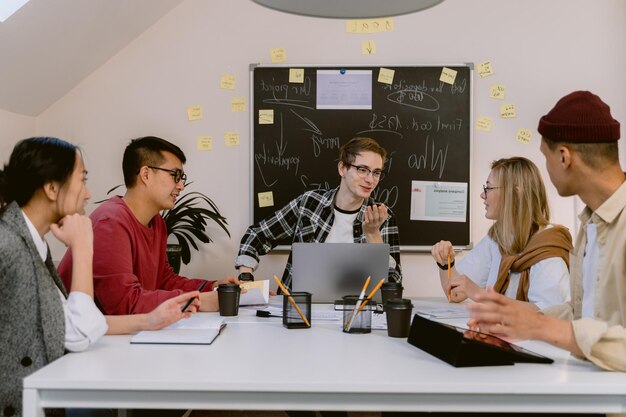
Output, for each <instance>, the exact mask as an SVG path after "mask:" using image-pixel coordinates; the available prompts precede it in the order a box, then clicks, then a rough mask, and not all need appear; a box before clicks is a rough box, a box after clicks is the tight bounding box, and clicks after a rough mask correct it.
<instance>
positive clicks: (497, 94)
mask: <svg viewBox="0 0 626 417" xmlns="http://www.w3.org/2000/svg"><path fill="white" fill-rule="evenodd" d="M504 92H505V88H504V86H503V85H502V84H493V85H492V86H491V89H490V91H489V97H491V98H497V99H498V100H504Z"/></svg>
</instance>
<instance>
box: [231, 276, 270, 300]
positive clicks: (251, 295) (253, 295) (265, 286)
mask: <svg viewBox="0 0 626 417" xmlns="http://www.w3.org/2000/svg"><path fill="white" fill-rule="evenodd" d="M240 287H241V288H242V289H246V290H247V292H245V293H242V294H241V297H240V298H239V305H240V306H250V305H257V304H267V303H268V302H269V300H270V281H269V280H268V279H265V280H261V281H245V282H242V283H241V285H240Z"/></svg>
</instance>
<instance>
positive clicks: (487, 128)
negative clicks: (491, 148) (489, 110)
mask: <svg viewBox="0 0 626 417" xmlns="http://www.w3.org/2000/svg"><path fill="white" fill-rule="evenodd" d="M492 125H493V120H491V117H487V116H481V117H479V118H478V119H477V120H476V128H477V129H478V130H482V131H483V132H491V126H492Z"/></svg>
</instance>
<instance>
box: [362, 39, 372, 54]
mask: <svg viewBox="0 0 626 417" xmlns="http://www.w3.org/2000/svg"><path fill="white" fill-rule="evenodd" d="M361 53H362V54H363V55H374V54H375V53H376V41H373V40H369V41H361Z"/></svg>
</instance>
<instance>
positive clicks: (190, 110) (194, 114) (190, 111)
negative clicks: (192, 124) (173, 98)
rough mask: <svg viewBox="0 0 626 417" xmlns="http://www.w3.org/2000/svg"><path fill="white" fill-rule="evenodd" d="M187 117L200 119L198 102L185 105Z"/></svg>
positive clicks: (200, 111)
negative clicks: (193, 104) (192, 104)
mask: <svg viewBox="0 0 626 417" xmlns="http://www.w3.org/2000/svg"><path fill="white" fill-rule="evenodd" d="M187 118H188V119H189V121H193V120H200V119H202V107H200V105H199V104H196V105H195V106H189V107H187Z"/></svg>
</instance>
